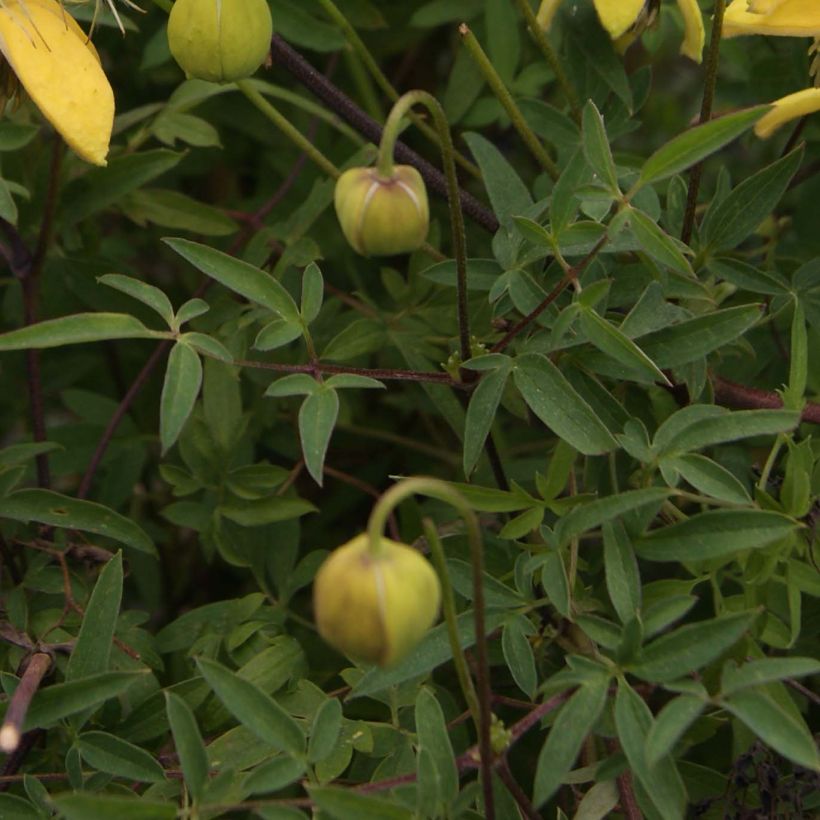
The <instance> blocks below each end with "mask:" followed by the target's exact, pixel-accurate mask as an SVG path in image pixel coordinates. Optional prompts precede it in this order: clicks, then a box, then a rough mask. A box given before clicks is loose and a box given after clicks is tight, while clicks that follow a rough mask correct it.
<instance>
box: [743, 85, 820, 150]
mask: <svg viewBox="0 0 820 820" xmlns="http://www.w3.org/2000/svg"><path fill="white" fill-rule="evenodd" d="M815 111H820V88H805V89H803V91H798V92H797V93H796V94H789V95H788V96H787V97H781V98H780V99H779V100H775V102H774V108H772V110H771V111H769V112H768V113H767V114H764V115H763V116H762V117H761V118H760V119H759V120H758V121H757V125H755V134H757V136H758V137H760V138H761V139H768V138H769V137H770V136H771V135H772V134H773V133H774V132H775V131H776V130H777V129H778V128H780V126H781V125H784V124H785V123H787V122H789V121H790V120H794V119H797V118H798V117H803V116H805V115H806V114H813V113H814V112H815Z"/></svg>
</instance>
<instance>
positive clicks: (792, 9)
mask: <svg viewBox="0 0 820 820" xmlns="http://www.w3.org/2000/svg"><path fill="white" fill-rule="evenodd" d="M743 34H773V35H775V36H779V37H816V36H818V35H820V2H818V0H734V2H733V3H732V4H731V5H730V6H729V8H727V9H726V16H725V17H724V18H723V36H724V37H739V36H740V35H743Z"/></svg>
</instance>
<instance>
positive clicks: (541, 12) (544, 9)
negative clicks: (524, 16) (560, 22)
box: [535, 0, 561, 31]
mask: <svg viewBox="0 0 820 820" xmlns="http://www.w3.org/2000/svg"><path fill="white" fill-rule="evenodd" d="M560 4H561V0H541V5H540V6H539V7H538V13H537V14H536V15H535V19H536V20H538V25H539V26H541V28H542V29H544V31H549V27H550V25H551V24H552V18H553V17H555V12H556V11H558V6H559V5H560Z"/></svg>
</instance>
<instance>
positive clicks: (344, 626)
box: [313, 535, 441, 666]
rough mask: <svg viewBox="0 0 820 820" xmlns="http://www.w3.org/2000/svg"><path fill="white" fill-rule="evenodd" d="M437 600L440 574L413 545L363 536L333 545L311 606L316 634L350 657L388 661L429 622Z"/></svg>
mask: <svg viewBox="0 0 820 820" xmlns="http://www.w3.org/2000/svg"><path fill="white" fill-rule="evenodd" d="M440 603H441V586H440V584H439V580H438V576H437V575H436V573H435V571H434V570H433V568H432V567H431V566H430V564H429V563H428V562H427V560H426V559H425V558H424V557H423V556H422V555H421V553H419V552H418V551H417V550H415V549H413V548H412V547H408V546H407V545H406V544H399V543H397V542H396V541H390V540H389V539H387V538H382V540H381V544H380V549H379V552H378V554H375V553H374V552H373V551H372V550H371V549H370V542H369V539H368V536H367V535H358V536H356V537H355V538H354V539H353V540H352V541H348V542H347V543H346V544H344V545H343V546H341V547H339V548H338V549H336V550H334V551H333V552H332V553H331V555H330V557H329V558H328V559H327V560H326V561H325V562H324V564H322V566H321V567H320V568H319V572H318V573H317V574H316V580H315V581H314V584H313V605H314V610H315V615H316V624H317V626H318V627H319V634H320V635H321V636H322V637H323V638H324V639H325V640H326V641H327V642H328V643H329V644H330V645H331V646H333V647H335V648H336V649H338V650H339V651H340V652H343V653H344V654H345V655H347V656H349V657H350V658H353V659H354V660H358V661H364V662H367V663H376V664H379V665H380V666H389V665H391V664H393V663H396V661H399V660H401V658H403V657H404V656H405V655H406V654H407V653H408V652H409V651H410V650H411V649H413V648H414V647H415V646H416V644H417V643H418V642H419V641H420V640H421V639H422V637H423V636H424V634H425V633H426V632H427V630H428V629H429V628H430V627H431V626H432V625H433V623H434V622H435V620H436V618H437V616H438V610H439V605H440Z"/></svg>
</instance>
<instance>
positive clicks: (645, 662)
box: [627, 612, 757, 683]
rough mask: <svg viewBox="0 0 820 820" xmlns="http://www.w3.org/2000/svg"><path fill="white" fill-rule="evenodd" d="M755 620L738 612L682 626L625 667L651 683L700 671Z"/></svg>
mask: <svg viewBox="0 0 820 820" xmlns="http://www.w3.org/2000/svg"><path fill="white" fill-rule="evenodd" d="M756 617H757V613H756V612H738V613H736V614H733V615H725V616H723V617H720V618H713V619H712V620H710V621H703V622H701V623H695V624H686V626H682V627H680V628H679V629H676V630H675V631H674V632H670V633H669V634H668V635H663V636H662V637H660V638H658V639H657V640H655V641H653V642H652V643H650V644H649V645H648V646H645V647H644V648H643V650H642V651H641V654H640V656H639V657H638V661H637V662H636V663H633V664H630V665H629V666H628V667H627V668H628V669H629V671H630V672H631V673H632V674H633V675H636V676H637V677H639V678H643V679H644V680H648V681H652V682H653V683H664V682H667V681H670V680H674V679H675V678H680V677H683V676H684V675H686V674H689V673H691V672H695V671H698V670H701V669H703V668H704V667H705V666H706V665H707V664H709V663H711V662H712V661H713V660H715V658H718V657H720V655H722V654H723V653H724V652H725V651H726V650H727V649H729V648H730V647H732V646H734V644H736V643H737V642H738V641H739V640H740V639H741V637H743V634H744V632H746V630H747V629H748V628H749V627H750V626H751V625H752V622H753V621H754V619H755V618H756Z"/></svg>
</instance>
